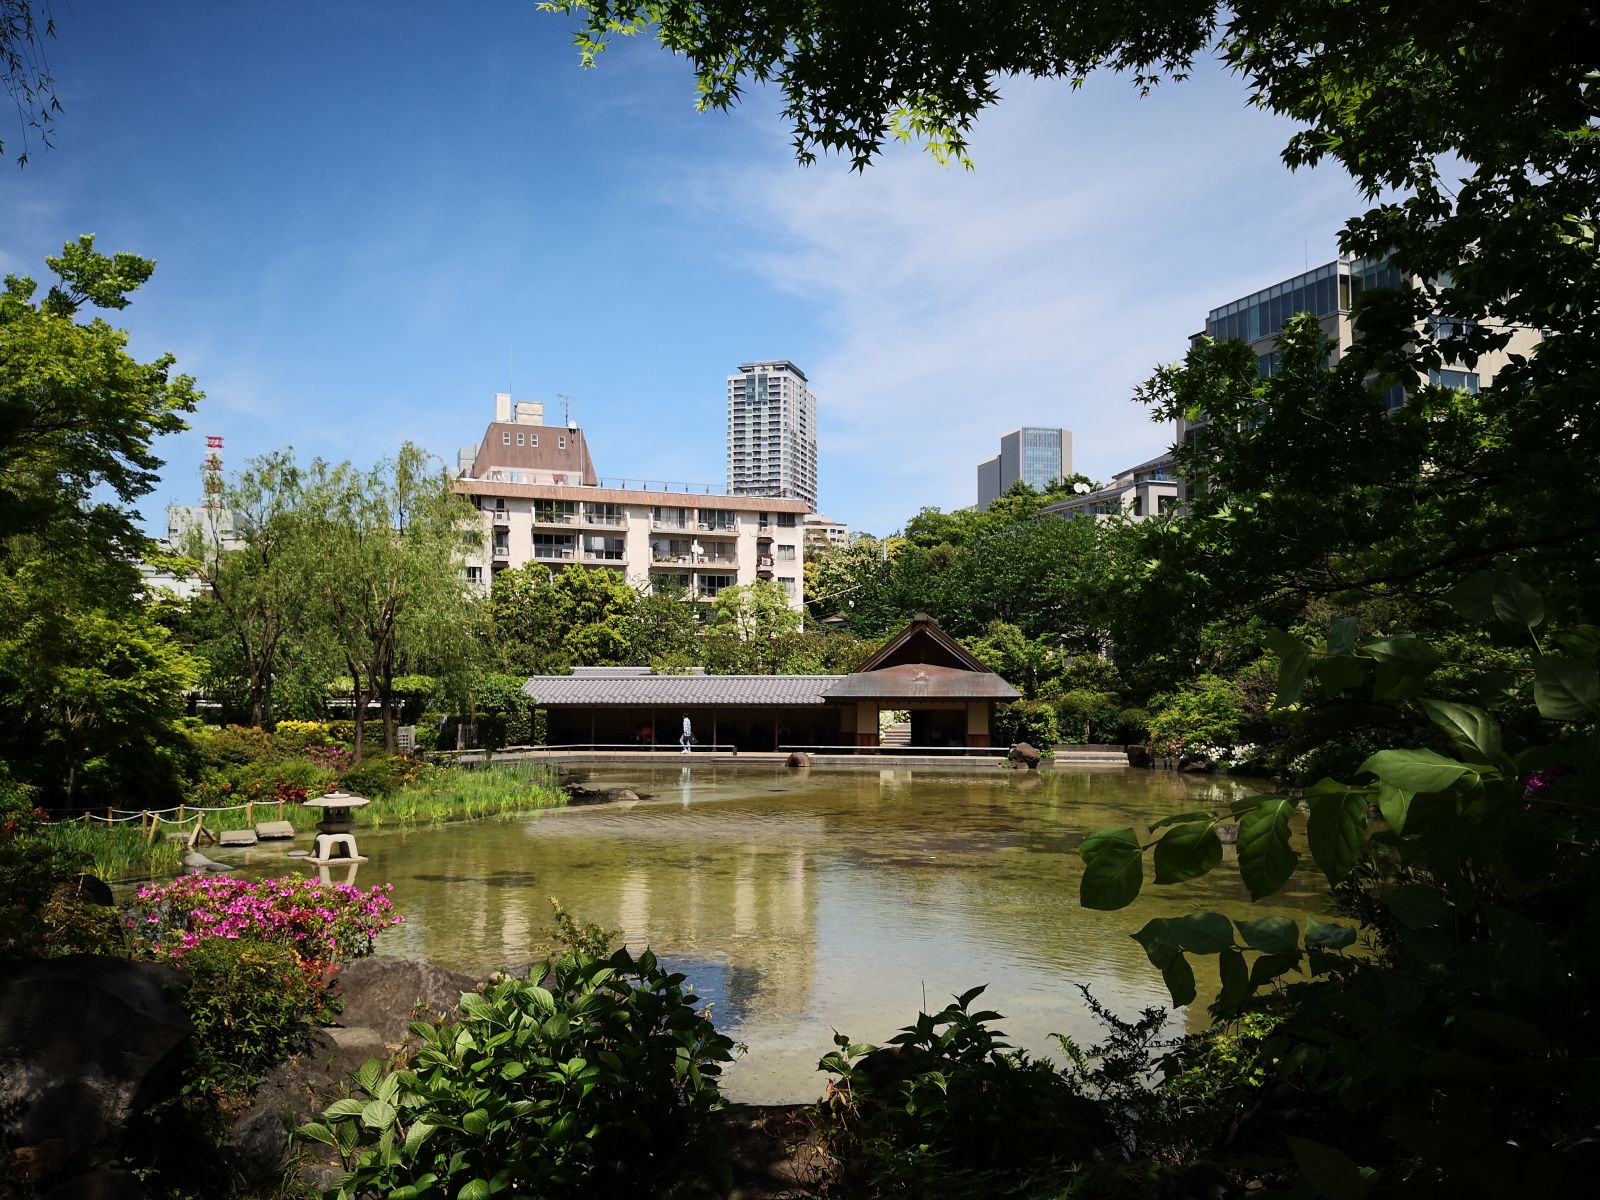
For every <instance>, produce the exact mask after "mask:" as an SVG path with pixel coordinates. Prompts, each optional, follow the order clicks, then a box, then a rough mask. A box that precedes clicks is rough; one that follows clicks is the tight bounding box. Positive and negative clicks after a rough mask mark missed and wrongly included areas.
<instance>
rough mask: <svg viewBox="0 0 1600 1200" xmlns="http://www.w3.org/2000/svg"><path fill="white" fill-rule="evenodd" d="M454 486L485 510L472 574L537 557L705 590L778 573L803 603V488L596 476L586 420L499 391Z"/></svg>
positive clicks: (644, 582) (553, 564)
mask: <svg viewBox="0 0 1600 1200" xmlns="http://www.w3.org/2000/svg"><path fill="white" fill-rule="evenodd" d="M457 463H458V471H457V478H456V481H455V489H456V491H458V492H460V493H461V494H462V495H464V496H467V497H468V498H469V499H470V500H471V501H472V504H473V507H475V508H476V509H477V510H478V511H479V512H480V513H481V514H482V519H483V533H484V536H483V543H482V546H481V548H480V549H478V550H476V551H474V552H473V553H471V554H469V555H467V557H466V562H465V566H466V572H467V578H468V579H469V580H470V581H472V582H473V583H476V584H478V585H479V586H481V587H487V586H488V585H489V583H490V581H491V580H492V579H493V577H494V574H495V573H496V572H497V571H503V570H506V569H507V568H509V567H520V566H523V565H525V564H526V563H529V562H537V563H543V564H545V565H546V566H548V567H549V568H550V569H551V570H552V571H555V570H560V569H561V568H563V567H567V566H572V565H574V564H581V565H582V566H585V567H591V568H593V567H601V568H605V569H607V570H611V571H615V572H617V573H618V574H619V575H621V576H622V577H623V578H624V579H626V580H627V582H628V583H629V584H630V585H631V586H633V587H637V588H641V589H646V588H647V589H649V590H651V591H653V592H657V593H664V594H673V595H682V596H684V597H686V598H689V599H695V600H708V599H711V598H713V597H715V596H716V594H717V593H718V592H720V591H721V590H722V589H723V588H726V587H733V586H735V585H739V584H748V583H752V582H754V581H755V580H758V579H769V580H772V581H774V582H776V583H777V584H778V585H779V586H781V587H782V588H783V589H784V591H785V593H786V594H787V595H788V597H789V603H790V605H791V606H792V607H794V608H797V609H798V608H800V607H801V606H802V605H803V603H804V598H803V586H802V582H801V581H802V580H803V579H804V577H805V575H804V572H805V516H806V514H807V513H808V512H809V511H810V506H809V505H808V504H807V503H806V502H805V501H804V500H798V499H781V498H777V497H758V496H728V495H721V494H717V493H714V492H711V491H710V490H709V489H705V488H700V489H696V490H690V487H689V485H686V484H666V483H660V484H657V483H652V482H650V481H647V480H624V479H616V480H613V479H608V478H603V477H601V476H598V475H597V474H596V473H595V469H594V460H593V458H592V457H591V456H590V454H589V447H588V443H587V442H586V440H585V439H584V437H583V431H582V430H581V429H579V428H578V427H577V426H576V425H575V424H569V425H567V426H565V427H563V426H550V425H545V424H544V406H543V405H541V404H527V403H522V404H516V405H513V404H512V403H511V399H510V397H509V396H506V395H503V394H502V395H500V396H497V397H496V411H495V420H494V421H493V422H491V423H490V425H489V427H488V429H487V430H486V431H485V432H484V436H483V441H482V442H481V443H480V444H479V445H478V446H477V447H476V448H474V447H466V448H464V449H463V450H462V451H461V452H460V456H459V458H458V460H457Z"/></svg>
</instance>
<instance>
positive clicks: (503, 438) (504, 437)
mask: <svg viewBox="0 0 1600 1200" xmlns="http://www.w3.org/2000/svg"><path fill="white" fill-rule="evenodd" d="M500 444H501V445H502V446H509V445H511V435H510V434H509V433H502V434H501V435H500Z"/></svg>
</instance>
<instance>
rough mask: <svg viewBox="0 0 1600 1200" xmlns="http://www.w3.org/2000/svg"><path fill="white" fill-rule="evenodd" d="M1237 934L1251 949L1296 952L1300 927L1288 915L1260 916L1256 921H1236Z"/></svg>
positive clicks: (1274, 952)
mask: <svg viewBox="0 0 1600 1200" xmlns="http://www.w3.org/2000/svg"><path fill="white" fill-rule="evenodd" d="M1234 924H1236V925H1238V927H1239V936H1240V937H1242V938H1244V944H1245V945H1246V946H1248V947H1250V949H1252V950H1259V951H1261V952H1262V953H1263V954H1298V953H1299V952H1300V928H1299V926H1297V925H1296V924H1295V923H1294V922H1293V921H1291V920H1290V919H1289V918H1288V917H1262V918H1260V919H1259V920H1256V921H1236V922H1234Z"/></svg>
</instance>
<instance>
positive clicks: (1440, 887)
mask: <svg viewBox="0 0 1600 1200" xmlns="http://www.w3.org/2000/svg"><path fill="white" fill-rule="evenodd" d="M1454 596H1455V599H1456V602H1457V605H1458V607H1459V608H1460V609H1461V610H1462V611H1463V612H1464V613H1465V614H1467V615H1470V616H1476V617H1482V616H1484V615H1485V614H1489V615H1490V618H1491V620H1492V621H1493V622H1494V624H1495V625H1496V626H1497V628H1498V630H1499V633H1500V634H1503V635H1505V636H1506V637H1508V638H1520V639H1521V641H1522V646H1523V647H1524V648H1523V649H1522V651H1521V653H1522V655H1523V665H1522V667H1521V669H1520V670H1519V671H1518V672H1517V673H1516V675H1515V676H1514V678H1513V679H1512V680H1511V681H1510V686H1502V688H1501V689H1500V693H1499V700H1498V706H1499V707H1500V709H1501V710H1502V712H1503V713H1504V714H1505V715H1506V717H1507V720H1505V721H1502V720H1501V719H1500V718H1499V717H1497V716H1496V714H1495V713H1494V712H1493V711H1491V710H1490V709H1486V708H1484V707H1481V706H1479V705H1475V704H1471V703H1467V702H1465V701H1463V700H1458V699H1453V698H1452V699H1433V698H1431V697H1420V696H1419V693H1420V692H1421V691H1423V690H1424V689H1425V688H1426V687H1427V686H1428V684H1429V683H1430V682H1431V680H1432V677H1433V676H1434V674H1435V672H1436V671H1438V669H1439V667H1440V666H1441V660H1440V656H1439V655H1438V654H1437V652H1436V651H1434V650H1433V648H1432V647H1431V646H1429V645H1428V644H1427V643H1426V642H1424V641H1421V640H1419V639H1415V638H1404V637H1388V638H1379V639H1369V640H1366V641H1363V642H1357V640H1356V638H1355V637H1354V634H1353V629H1352V628H1351V627H1349V626H1340V625H1337V624H1336V625H1335V627H1334V628H1333V629H1331V630H1330V633H1329V636H1328V637H1327V639H1326V641H1325V646H1326V649H1318V648H1316V647H1313V646H1311V645H1308V644H1305V643H1301V644H1300V646H1299V647H1296V646H1294V645H1291V643H1290V639H1286V638H1279V639H1276V643H1277V645H1278V647H1279V657H1280V659H1281V661H1282V664H1283V671H1282V677H1281V679H1280V684H1279V690H1280V696H1281V697H1282V699H1283V700H1284V702H1285V703H1295V702H1298V701H1299V700H1300V699H1301V697H1302V695H1303V692H1304V689H1306V688H1307V687H1308V686H1309V684H1308V681H1315V682H1316V683H1317V686H1319V687H1321V686H1327V685H1329V683H1330V681H1331V683H1333V684H1336V685H1337V689H1336V690H1337V691H1338V692H1340V693H1346V692H1348V693H1352V694H1359V695H1361V696H1365V697H1366V699H1367V701H1368V702H1369V703H1371V702H1376V701H1378V700H1380V699H1381V700H1382V702H1384V703H1388V704H1393V705H1399V706H1404V707H1407V708H1409V709H1410V710H1411V711H1414V712H1416V713H1417V714H1418V715H1419V716H1420V717H1421V718H1422V719H1423V720H1425V722H1426V727H1427V729H1429V730H1431V733H1429V734H1428V735H1427V736H1426V737H1425V738H1424V741H1425V742H1426V744H1422V745H1411V746H1402V747H1389V748H1384V749H1380V750H1378V751H1376V752H1374V753H1372V754H1370V755H1369V756H1368V757H1367V759H1366V760H1365V762H1364V763H1362V764H1361V769H1360V775H1361V776H1363V777H1364V781H1363V782H1357V783H1342V782H1338V781H1336V780H1333V779H1325V780H1323V781H1321V782H1319V783H1318V784H1316V785H1314V786H1312V787H1310V788H1308V789H1306V791H1305V793H1304V794H1303V796H1301V797H1298V798H1295V797H1282V796H1261V797H1254V798H1251V799H1250V800H1247V801H1243V802H1240V803H1237V804H1235V805H1234V806H1233V809H1232V813H1231V815H1232V816H1233V817H1234V818H1235V819H1237V821H1238V823H1239V837H1238V864H1239V873H1240V876H1241V878H1242V879H1243V881H1244V882H1245V884H1246V886H1247V887H1248V888H1249V890H1250V893H1251V895H1252V896H1253V897H1255V898H1261V897H1265V896H1268V895H1271V894H1272V893H1273V892H1275V891H1277V890H1278V889H1279V888H1281V887H1282V886H1283V885H1284V884H1285V882H1286V881H1287V880H1288V878H1289V875H1290V873H1291V872H1292V870H1293V869H1294V866H1295V862H1296V860H1297V858H1298V856H1299V852H1298V851H1297V850H1296V849H1295V843H1296V841H1297V840H1298V838H1297V823H1296V822H1295V820H1294V817H1295V813H1296V809H1297V808H1299V807H1301V806H1303V807H1304V808H1305V809H1306V810H1307V811H1308V813H1309V817H1308V820H1307V822H1306V825H1305V834H1304V837H1305V846H1306V849H1307V850H1308V851H1309V853H1310V856H1311V858H1312V860H1313V861H1314V862H1315V863H1316V865H1317V866H1318V868H1319V869H1320V870H1322V872H1323V873H1324V874H1325V875H1326V876H1327V878H1328V879H1329V881H1330V882H1331V883H1333V884H1334V885H1335V894H1336V895H1337V896H1338V897H1339V898H1340V900H1341V903H1343V904H1344V905H1345V906H1346V907H1347V909H1348V910H1349V911H1350V912H1351V913H1352V914H1353V915H1356V916H1357V917H1358V918H1359V919H1360V920H1361V922H1362V924H1363V926H1364V927H1365V928H1366V930H1367V931H1368V934H1369V936H1370V937H1371V939H1372V944H1371V946H1370V947H1369V948H1368V952H1367V953H1365V954H1359V955H1357V954H1351V953H1349V952H1348V951H1350V950H1351V949H1352V947H1353V946H1354V944H1355V942H1356V937H1357V934H1356V931H1355V929H1353V928H1351V927H1349V926H1345V925H1339V924H1325V923H1323V922H1320V921H1317V920H1315V919H1311V920H1308V921H1307V922H1306V924H1305V927H1304V929H1303V930H1302V929H1301V928H1300V927H1298V926H1297V925H1296V924H1295V923H1294V922H1292V921H1289V920H1287V919H1284V918H1275V917H1266V918H1261V919H1259V920H1254V921H1229V920H1228V919H1226V918H1224V917H1222V916H1220V915H1219V914H1215V913H1196V914H1191V915H1189V916H1186V917H1176V918H1170V917H1162V918H1155V919H1153V920H1151V921H1149V922H1147V923H1146V925H1145V926H1144V928H1143V929H1141V930H1140V931H1139V933H1138V934H1137V935H1136V937H1137V939H1138V940H1139V941H1140V943H1141V944H1142V945H1143V946H1144V948H1145V951H1146V953H1147V955H1148V956H1149V958H1150V960H1151V962H1152V964H1153V965H1155V966H1156V967H1157V968H1158V969H1160V970H1161V971H1162V973H1163V975H1164V976H1165V978H1166V980H1167V983H1168V987H1169V990H1170V991H1171V992H1172V995H1173V999H1174V1001H1175V1002H1176V1003H1186V1002H1188V1001H1190V1000H1192V999H1193V998H1194V994H1195V987H1194V982H1193V972H1192V969H1191V968H1190V966H1189V963H1188V958H1189V957H1190V956H1192V955H1197V954H1200V955H1216V956H1217V959H1218V965H1219V970H1220V978H1221V984H1222V986H1221V991H1220V993H1219V995H1218V999H1217V1002H1216V1005H1215V1010H1216V1011H1218V1012H1220V1013H1223V1014H1231V1013H1239V1012H1241V1011H1245V1010H1246V1008H1247V1006H1248V1005H1251V1004H1252V1003H1259V1001H1256V1000H1254V999H1253V998H1254V997H1255V996H1256V994H1257V993H1259V992H1261V991H1263V990H1264V989H1269V988H1281V989H1283V990H1282V1000H1281V1003H1280V1005H1279V1007H1277V1008H1276V1009H1275V1010H1274V1011H1275V1012H1277V1013H1279V1014H1280V1015H1281V1016H1282V1021H1281V1024H1280V1025H1279V1026H1278V1027H1277V1029H1276V1031H1275V1032H1274V1033H1273V1035H1272V1037H1271V1038H1270V1039H1268V1040H1267V1041H1266V1042H1264V1043H1263V1047H1262V1052H1263V1053H1264V1054H1268V1055H1269V1056H1270V1057H1271V1058H1273V1059H1275V1060H1276V1062H1277V1063H1278V1071H1279V1075H1280V1078H1281V1080H1282V1081H1284V1083H1285V1084H1286V1085H1288V1086H1291V1087H1292V1088H1293V1089H1294V1090H1295V1092H1296V1093H1297V1094H1299V1095H1300V1096H1301V1097H1302V1098H1303V1101H1304V1103H1306V1104H1308V1105H1311V1106H1313V1107H1314V1108H1316V1109H1317V1110H1318V1111H1319V1112H1322V1113H1324V1114H1326V1119H1325V1120H1324V1121H1323V1123H1322V1124H1321V1125H1320V1126H1307V1127H1306V1128H1304V1129H1302V1130H1290V1131H1287V1132H1288V1133H1289V1134H1290V1135H1292V1136H1289V1137H1287V1138H1286V1139H1285V1140H1283V1141H1280V1142H1279V1143H1278V1144H1277V1145H1276V1147H1275V1149H1274V1152H1275V1153H1277V1154H1279V1155H1280V1156H1282V1157H1283V1159H1284V1160H1285V1161H1292V1162H1293V1163H1294V1164H1295V1166H1296V1168H1297V1169H1298V1170H1299V1172H1300V1173H1301V1174H1302V1175H1304V1176H1305V1177H1306V1178H1308V1179H1309V1180H1311V1181H1312V1184H1313V1186H1315V1187H1317V1188H1321V1189H1322V1190H1323V1192H1324V1193H1327V1194H1333V1193H1332V1192H1330V1191H1329V1189H1336V1188H1337V1187H1339V1186H1342V1185H1340V1184H1339V1183H1338V1180H1339V1179H1341V1178H1343V1179H1348V1178H1351V1177H1352V1175H1351V1173H1352V1172H1355V1176H1354V1177H1356V1178H1363V1179H1366V1175H1365V1174H1363V1170H1364V1169H1366V1168H1371V1169H1373V1170H1375V1171H1376V1172H1377V1174H1376V1175H1375V1176H1372V1178H1371V1179H1367V1182H1365V1183H1364V1184H1363V1187H1364V1188H1365V1189H1366V1190H1367V1191H1368V1192H1370V1193H1371V1194H1410V1192H1409V1191H1407V1187H1406V1182H1405V1181H1406V1180H1408V1179H1416V1178H1419V1177H1420V1178H1432V1179H1437V1180H1438V1181H1439V1186H1441V1187H1443V1188H1444V1189H1445V1190H1446V1192H1448V1194H1453V1195H1486V1196H1487V1195H1504V1194H1514V1193H1516V1192H1518V1191H1520V1190H1524V1189H1525V1188H1526V1187H1528V1186H1529V1181H1530V1180H1540V1181H1542V1182H1541V1183H1540V1184H1539V1186H1540V1187H1544V1188H1548V1189H1549V1190H1551V1191H1552V1192H1553V1193H1556V1194H1559V1193H1561V1192H1563V1191H1568V1190H1571V1189H1573V1188H1576V1187H1581V1186H1582V1184H1581V1180H1582V1178H1584V1173H1585V1172H1586V1171H1587V1166H1586V1165H1585V1164H1586V1160H1585V1158H1584V1156H1583V1154H1582V1153H1581V1152H1579V1151H1578V1149H1577V1147H1578V1146H1579V1145H1581V1144H1582V1139H1583V1138H1585V1137H1586V1136H1587V1131H1588V1130H1589V1129H1591V1128H1592V1126H1593V1122H1594V1121H1595V1119H1596V1112H1595V1109H1594V1106H1593V1103H1592V1097H1591V1093H1590V1092H1589V1091H1588V1090H1587V1089H1586V1087H1585V1086H1584V1085H1583V1084H1582V1083H1581V1082H1580V1080H1579V1078H1578V1076H1577V1075H1575V1074H1574V1072H1573V1071H1572V1069H1571V1067H1570V1065H1569V1064H1570V1063H1571V1062H1572V1061H1574V1058H1575V1057H1581V1056H1582V1055H1583V1053H1584V1051H1583V1049H1582V1046H1581V1044H1580V1043H1579V1041H1578V1039H1581V1037H1582V1036H1583V1035H1582V1033H1581V1030H1582V1028H1583V1019H1582V1016H1581V1014H1583V1013H1586V1012H1587V1008H1588V1004H1589V1000H1588V996H1589V994H1590V993H1589V989H1590V988H1591V987H1592V986H1593V982H1594V981H1595V980H1597V979H1600V974H1597V972H1600V959H1597V958H1596V955H1595V951H1594V948H1595V946H1597V945H1600V934H1597V928H1600V926H1597V921H1600V918H1597V917H1596V915H1595V911H1594V906H1593V905H1592V903H1591V902H1590V900H1591V898H1592V896H1593V895H1594V894H1595V891H1596V889H1597V888H1600V875H1597V873H1596V872H1597V868H1596V865H1595V864H1596V862H1597V861H1600V856H1597V855H1596V853H1595V848H1596V845H1597V843H1600V830H1597V828H1596V826H1595V822H1594V819H1593V818H1594V813H1593V806H1592V805H1591V804H1589V803H1588V797H1589V796H1590V795H1591V794H1592V789H1593V780H1592V778H1591V775H1592V773H1593V770H1594V765H1595V763H1596V762H1597V761H1600V741H1597V737H1596V723H1597V720H1600V694H1595V693H1596V691H1597V687H1596V680H1597V679H1600V673H1597V669H1596V652H1597V650H1600V644H1597V642H1600V639H1596V638H1595V637H1594V636H1593V633H1592V629H1591V627H1589V626H1585V625H1572V626H1568V627H1566V628H1564V629H1547V630H1545V631H1544V632H1543V634H1542V635H1540V633H1539V628H1540V626H1541V625H1543V624H1545V621H1546V618H1545V612H1544V605H1543V604H1541V603H1538V600H1539V597H1538V596H1537V594H1536V593H1534V592H1532V590H1531V589H1528V588H1526V587H1525V586H1524V585H1520V584H1518V583H1517V582H1516V581H1514V580H1512V579H1511V578H1510V577H1509V576H1504V575H1499V574H1494V573H1489V574H1480V575H1476V576H1473V577H1471V578H1470V579H1469V580H1467V581H1466V583H1465V584H1463V585H1462V586H1461V587H1459V588H1457V589H1456V591H1455V592H1454ZM1496 596H1500V597H1503V598H1504V602H1503V603H1499V604H1496V603H1495V601H1494V597H1496ZM1552 664H1556V665H1555V666H1552ZM1554 680H1559V686H1554V685H1553V684H1552V681H1554ZM1527 708H1531V709H1532V710H1534V711H1535V712H1536V713H1537V715H1538V718H1539V719H1538V720H1537V721H1534V722H1533V723H1531V724H1529V723H1527V722H1526V721H1524V720H1523V719H1522V717H1521V716H1520V715H1519V709H1520V710H1524V711H1525V710H1526V709H1527ZM1519 727H1521V728H1526V729H1529V730H1531V736H1528V735H1524V734H1520V733H1513V732H1512V730H1513V729H1514V728H1519ZM1371 808H1375V809H1376V810H1377V811H1378V812H1380V813H1381V814H1382V817H1383V821H1382V823H1381V824H1379V825H1376V826H1374V825H1373V823H1372V821H1371V819H1370V817H1369V809H1371ZM1219 819H1220V817H1219V816H1218V815H1217V814H1212V813H1188V814H1182V815H1179V816H1176V817H1171V818H1168V819H1166V820H1165V821H1161V822H1158V823H1157V824H1156V825H1154V826H1152V827H1151V829H1150V833H1151V834H1153V835H1158V836H1156V837H1155V838H1153V839H1152V840H1151V841H1150V842H1147V843H1145V844H1143V845H1141V844H1140V843H1139V840H1138V839H1137V838H1136V837H1135V836H1134V834H1133V831H1132V830H1122V831H1118V832H1116V833H1115V834H1106V835H1097V836H1098V837H1100V838H1103V839H1109V840H1107V841H1104V842H1099V841H1095V840H1094V839H1086V840H1085V844H1084V850H1083V856H1084V858H1085V861H1086V863H1087V864H1088V867H1089V869H1086V872H1085V877H1084V901H1085V903H1088V904H1090V905H1091V906H1096V907H1120V906H1122V905H1123V904H1125V903H1127V902H1129V901H1131V899H1132V898H1133V897H1134V896H1136V895H1137V894H1138V891H1139V887H1140V885H1141V884H1142V872H1138V865H1139V863H1140V859H1141V857H1142V854H1143V853H1146V852H1153V855H1154V858H1155V864H1156V882H1157V883H1158V884H1161V883H1174V882H1181V881H1183V880H1187V879H1191V878H1194V877H1195V876H1197V875H1201V874H1205V873H1206V872H1208V871H1210V870H1211V869H1213V868H1215V867H1216V866H1217V865H1219V864H1220V862H1221V855H1220V853H1219V848H1218V847H1217V846H1216V845H1215V844H1214V841H1215V826H1216V824H1217V822H1218V820H1219ZM1103 845H1114V846H1116V847H1117V848H1118V849H1117V858H1116V861H1117V864H1118V866H1119V867H1120V868H1121V870H1120V871H1118V872H1117V873H1115V874H1114V875H1113V874H1112V873H1111V872H1110V871H1109V869H1101V870H1100V871H1099V872H1098V874H1097V876H1096V878H1094V879H1091V878H1090V870H1092V869H1094V868H1096V867H1097V866H1098V865H1099V863H1100V862H1101V861H1103V860H1104V858H1105V857H1106V855H1107V854H1109V853H1110V852H1109V851H1106V850H1102V849H1101V848H1100V847H1102V846H1103ZM1134 872H1138V873H1137V874H1135V873H1134ZM1292 975H1299V976H1301V977H1302V978H1300V979H1296V980H1294V981H1293V982H1288V983H1287V986H1286V987H1285V983H1286V981H1288V980H1289V979H1290V977H1291V976H1292ZM1463 1130H1467V1131H1469V1132H1468V1135H1467V1136H1463V1133H1462V1131H1463ZM1374 1134H1376V1135H1377V1136H1374Z"/></svg>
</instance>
